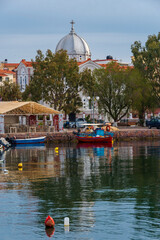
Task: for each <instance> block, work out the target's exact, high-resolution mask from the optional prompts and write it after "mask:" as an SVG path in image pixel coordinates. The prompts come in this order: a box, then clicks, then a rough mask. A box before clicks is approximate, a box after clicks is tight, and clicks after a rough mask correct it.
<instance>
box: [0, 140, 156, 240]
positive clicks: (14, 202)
mask: <svg viewBox="0 0 160 240" xmlns="http://www.w3.org/2000/svg"><path fill="white" fill-rule="evenodd" d="M48 215H50V216H51V217H52V218H53V219H54V221H55V229H45V225H44V222H45V219H46V217H47V216H48ZM65 218H68V221H69V226H64V219H65ZM0 224H1V227H0V239H2V240H9V239H12V240H14V239H15V240H21V239H23V240H28V239H29V240H38V239H49V238H50V239H85V240H94V239H96V240H97V239H100V240H101V239H109V240H121V239H123V240H137V239H138V240H153V239H154V240H157V239H160V142H159V141H152V142H149V141H147V142H146V141H142V142H121V143H114V144H113V146H107V145H103V144H100V145H95V144H89V145H88V144H74V145H67V146H66V145H43V144H42V145H37V146H36V145H35V146H25V145H23V146H17V147H15V148H11V149H8V150H7V151H2V150H1V152H0Z"/></svg>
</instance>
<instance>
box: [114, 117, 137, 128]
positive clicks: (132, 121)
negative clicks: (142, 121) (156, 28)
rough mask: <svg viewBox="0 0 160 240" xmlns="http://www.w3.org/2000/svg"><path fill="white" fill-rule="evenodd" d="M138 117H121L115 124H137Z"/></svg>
mask: <svg viewBox="0 0 160 240" xmlns="http://www.w3.org/2000/svg"><path fill="white" fill-rule="evenodd" d="M138 121H139V119H138V118H122V119H121V120H120V121H119V122H118V123H117V125H118V126H133V125H137V124H138Z"/></svg>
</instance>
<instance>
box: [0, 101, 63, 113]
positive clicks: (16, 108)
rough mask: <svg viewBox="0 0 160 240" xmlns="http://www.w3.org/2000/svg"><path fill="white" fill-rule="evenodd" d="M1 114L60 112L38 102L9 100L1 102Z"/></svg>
mask: <svg viewBox="0 0 160 240" xmlns="http://www.w3.org/2000/svg"><path fill="white" fill-rule="evenodd" d="M0 114H3V115H32V114H33V115H44V114H60V112H59V111H56V110H54V109H52V108H49V107H45V106H44V105H41V104H39V103H36V102H18V101H8V102H3V101H2V102H0Z"/></svg>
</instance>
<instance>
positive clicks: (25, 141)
mask: <svg viewBox="0 0 160 240" xmlns="http://www.w3.org/2000/svg"><path fill="white" fill-rule="evenodd" d="M7 140H8V141H9V142H10V143H11V144H12V145H17V144H39V143H44V142H45V140H46V136H43V137H37V138H22V139H18V138H10V139H7Z"/></svg>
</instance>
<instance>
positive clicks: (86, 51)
mask: <svg viewBox="0 0 160 240" xmlns="http://www.w3.org/2000/svg"><path fill="white" fill-rule="evenodd" d="M62 49H63V50H66V51H67V54H68V56H69V58H75V59H76V60H77V62H78V66H79V72H82V71H84V70H85V69H86V68H87V69H90V70H91V71H93V70H94V69H99V68H102V67H105V66H106V64H108V63H109V62H110V61H117V60H114V59H113V58H112V57H111V56H107V57H106V59H103V60H91V51H90V48H89V46H88V44H87V42H86V41H85V40H84V39H83V38H82V37H80V36H78V35H77V34H76V32H75V30H74V21H71V30H70V33H69V34H67V35H66V36H64V37H63V38H62V39H61V40H60V41H59V42H58V44H57V46H56V49H55V52H57V51H59V50H62ZM117 62H118V61H117ZM118 63H119V64H120V65H122V66H128V64H123V63H122V62H118ZM16 73H17V83H18V84H19V85H20V89H21V91H22V92H24V91H25V88H26V85H28V84H29V81H30V78H31V76H32V75H33V73H34V69H33V67H32V62H28V61H26V60H25V59H22V61H21V62H20V64H19V65H18V67H17V69H16ZM80 96H81V99H82V103H83V106H82V108H81V109H80V113H79V114H78V116H77V117H83V118H84V117H86V116H87V115H90V117H91V119H92V118H95V119H101V117H102V116H101V115H99V113H98V104H97V101H98V96H96V97H95V98H94V99H90V97H89V96H84V95H83V94H82V93H80ZM105 120H107V119H105Z"/></svg>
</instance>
